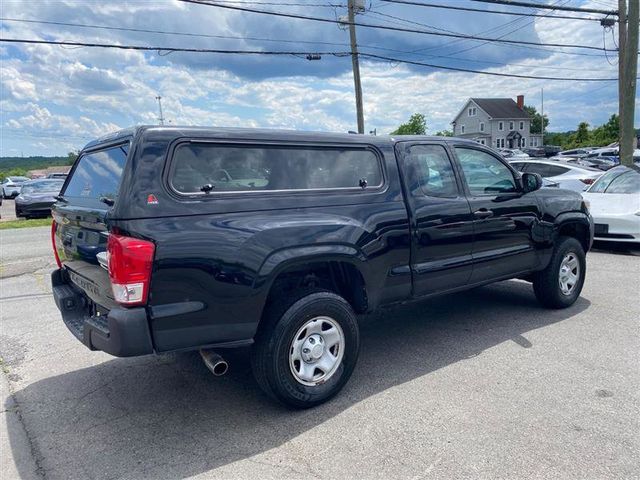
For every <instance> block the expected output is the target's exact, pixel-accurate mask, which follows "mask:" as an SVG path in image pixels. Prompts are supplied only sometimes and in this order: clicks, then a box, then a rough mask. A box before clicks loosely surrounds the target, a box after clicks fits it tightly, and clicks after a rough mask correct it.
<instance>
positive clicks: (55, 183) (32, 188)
mask: <svg viewBox="0 0 640 480" xmlns="http://www.w3.org/2000/svg"><path fill="white" fill-rule="evenodd" d="M63 184H64V182H63V181H60V180H51V181H48V182H34V183H27V184H25V185H23V187H22V190H20V194H25V193H59V192H60V189H61V188H62V185H63Z"/></svg>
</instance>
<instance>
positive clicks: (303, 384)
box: [251, 290, 360, 408]
mask: <svg viewBox="0 0 640 480" xmlns="http://www.w3.org/2000/svg"><path fill="white" fill-rule="evenodd" d="M359 348H360V335H359V329H358V323H357V320H356V316H355V313H354V312H353V309H352V308H351V305H349V303H348V302H347V301H346V300H345V299H344V298H342V297H340V296H339V295H336V294H335V293H332V292H329V291H326V290H311V291H307V292H302V293H300V294H299V295H297V296H294V297H293V298H292V299H290V300H288V301H282V302H274V304H273V305H271V306H270V307H269V308H267V311H266V313H265V317H264V318H263V320H262V324H261V326H260V328H259V330H258V334H257V335H256V341H255V344H254V346H253V349H252V355H251V364H252V367H253V373H254V376H255V377H256V380H257V382H258V384H259V385H260V387H261V388H262V389H263V390H264V391H265V392H266V393H267V394H268V395H269V396H271V397H272V398H274V399H275V400H277V401H279V402H281V403H283V404H285V405H287V406H290V407H294V408H310V407H314V406H316V405H320V404H321V403H324V402H326V401H327V400H329V399H330V398H332V397H333V396H334V395H336V394H337V393H338V392H339V391H340V390H341V389H342V387H343V386H344V385H345V384H346V383H347V381H348V380H349V377H350V376H351V373H352V372H353V369H354V367H355V364H356V361H357V358H358V351H359Z"/></svg>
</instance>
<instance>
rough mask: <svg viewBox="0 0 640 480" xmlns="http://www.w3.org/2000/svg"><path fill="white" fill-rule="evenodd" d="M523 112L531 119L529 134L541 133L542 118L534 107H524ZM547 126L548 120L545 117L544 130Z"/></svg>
mask: <svg viewBox="0 0 640 480" xmlns="http://www.w3.org/2000/svg"><path fill="white" fill-rule="evenodd" d="M524 111H525V112H527V113H528V114H529V116H530V117H531V133H542V127H541V125H542V121H541V120H542V117H541V116H540V114H539V113H538V110H536V107H533V106H531V105H525V106H524ZM548 126H549V118H548V117H547V116H546V115H545V116H544V128H545V129H546V128H547V127H548Z"/></svg>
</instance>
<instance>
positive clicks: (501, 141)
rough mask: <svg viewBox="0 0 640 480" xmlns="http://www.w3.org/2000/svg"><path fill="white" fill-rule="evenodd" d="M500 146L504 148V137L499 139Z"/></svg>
mask: <svg viewBox="0 0 640 480" xmlns="http://www.w3.org/2000/svg"><path fill="white" fill-rule="evenodd" d="M500 148H504V138H501V139H500Z"/></svg>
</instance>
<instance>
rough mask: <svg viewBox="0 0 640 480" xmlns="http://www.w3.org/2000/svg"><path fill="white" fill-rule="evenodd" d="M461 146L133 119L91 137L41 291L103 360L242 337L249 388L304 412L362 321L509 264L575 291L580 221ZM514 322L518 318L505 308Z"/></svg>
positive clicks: (346, 356)
mask: <svg viewBox="0 0 640 480" xmlns="http://www.w3.org/2000/svg"><path fill="white" fill-rule="evenodd" d="M540 185H541V178H540V177H539V176H538V175H535V174H527V173H524V174H520V173H519V172H517V171H516V170H514V169H513V168H512V167H510V166H509V165H508V164H507V163H506V162H505V161H504V160H503V159H502V158H500V156H499V155H497V154H496V153H494V152H493V151H492V150H490V149H488V148H486V147H483V146H481V145H479V144H477V143H475V142H470V141H466V140H462V139H457V138H437V137H372V136H363V135H340V134H318V133H307V132H284V131H269V130H240V129H217V128H216V129H214V128H191V127H189V128H178V127H140V128H136V129H131V130H124V131H121V132H118V133H116V134H114V135H112V136H109V137H107V138H102V139H99V140H96V141H94V142H91V143H90V144H89V145H87V146H86V147H85V148H84V150H83V151H82V152H81V154H80V156H79V157H78V160H77V161H76V163H75V165H74V166H73V169H72V170H71V172H70V174H69V177H68V178H67V179H66V182H65V186H64V188H63V190H62V193H61V196H60V197H59V201H58V202H57V203H56V204H55V205H54V207H53V216H54V222H53V226H52V239H53V242H54V250H55V254H56V259H57V261H58V265H59V267H60V268H59V269H57V270H55V271H54V272H53V274H52V282H53V293H54V298H55V301H56V304H57V306H58V308H59V309H60V311H61V312H62V318H63V320H64V322H65V323H66V325H67V326H68V327H69V329H70V330H71V332H72V333H73V334H74V335H75V336H76V337H77V338H78V339H79V340H81V341H82V342H83V343H84V344H85V345H86V346H87V347H89V348H90V349H92V350H103V351H105V352H107V353H110V354H112V355H116V356H133V355H145V354H150V353H154V352H155V353H163V352H170V351H176V350H188V349H199V350H200V352H201V354H202V356H203V358H204V360H205V363H206V364H207V366H208V367H209V368H210V369H211V370H212V371H213V372H214V373H216V374H221V373H224V371H225V370H226V363H225V362H224V360H223V359H222V358H221V357H220V356H219V355H218V353H216V351H221V350H222V349H224V348H229V347H238V346H246V345H251V352H252V353H251V356H252V365H253V370H254V373H255V376H256V378H257V380H258V383H259V384H260V385H261V387H262V388H263V389H264V390H265V392H267V393H268V394H269V395H271V396H272V397H274V398H275V399H277V400H279V401H281V402H283V403H285V404H288V405H291V406H294V407H310V406H314V405H317V404H319V403H322V402H324V401H326V400H328V399H329V398H331V397H332V396H333V395H335V394H336V393H337V392H338V391H339V390H340V389H341V388H342V386H343V385H344V384H345V383H346V381H347V380H348V378H349V376H350V375H351V372H352V370H353V368H354V366H355V363H356V359H357V356H358V348H359V334H358V322H357V315H358V314H362V313H365V312H370V311H372V310H375V309H377V308H379V307H380V306H382V305H389V304H394V303H400V302H407V301H412V300H418V299H422V298H426V297H430V296H433V295H438V294H443V293H448V292H454V291H459V290H464V289H468V288H472V287H476V286H478V285H483V284H486V283H490V282H496V281H500V280H506V279H511V278H522V279H526V280H529V281H531V282H532V283H533V290H534V292H535V295H536V296H537V298H538V299H539V300H540V302H541V303H542V304H543V305H545V306H547V307H551V308H563V307H568V306H570V305H572V304H573V303H574V302H575V300H576V299H577V298H578V296H579V295H580V291H581V289H582V285H583V282H584V278H585V269H586V264H585V252H586V251H587V250H588V249H589V248H590V246H591V243H592V238H593V223H592V219H591V217H590V215H589V212H588V210H587V208H586V206H585V204H584V202H583V201H582V198H581V196H580V195H579V194H578V193H574V192H570V191H566V190H560V189H542V190H540V189H539V188H540ZM517 321H518V319H517V318H514V322H517Z"/></svg>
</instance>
